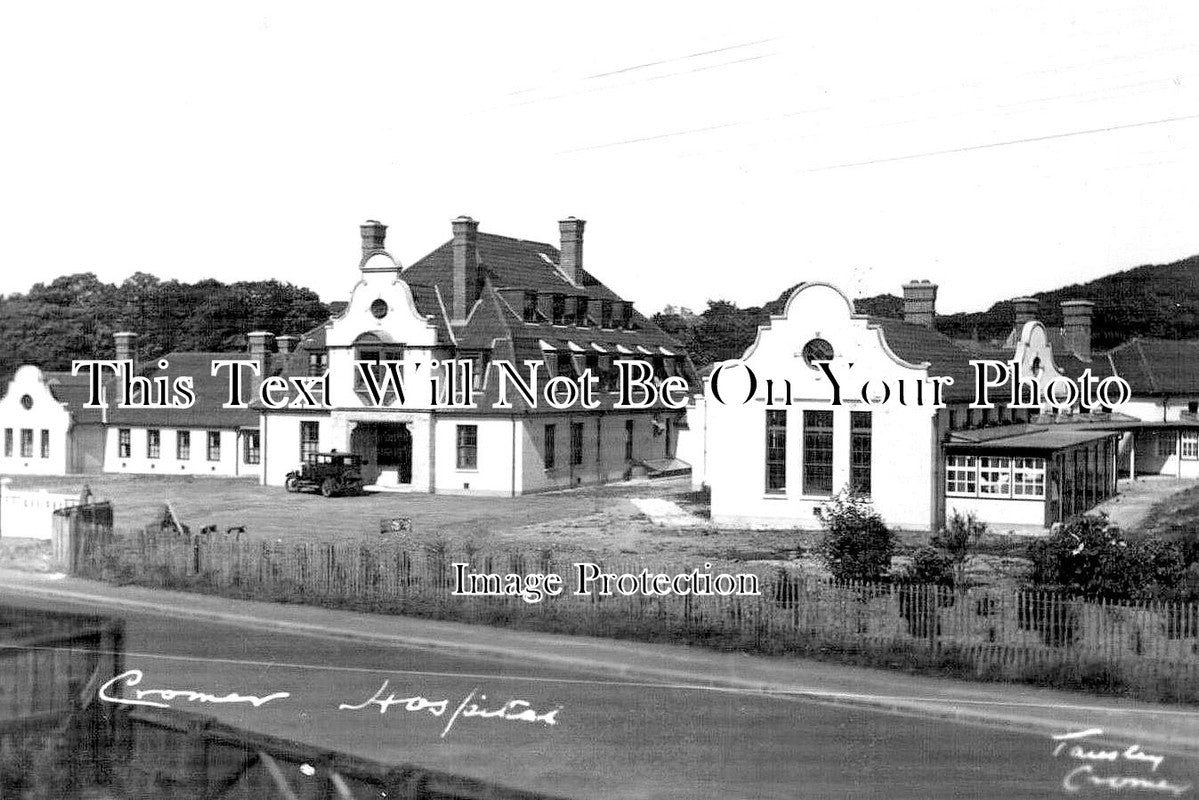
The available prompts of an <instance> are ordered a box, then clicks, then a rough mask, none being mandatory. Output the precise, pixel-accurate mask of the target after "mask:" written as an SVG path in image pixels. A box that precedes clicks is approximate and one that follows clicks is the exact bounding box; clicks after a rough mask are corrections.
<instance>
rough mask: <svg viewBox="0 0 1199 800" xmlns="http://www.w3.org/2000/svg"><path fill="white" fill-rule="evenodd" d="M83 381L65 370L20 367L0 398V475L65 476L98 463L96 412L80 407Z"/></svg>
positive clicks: (99, 433)
mask: <svg viewBox="0 0 1199 800" xmlns="http://www.w3.org/2000/svg"><path fill="white" fill-rule="evenodd" d="M84 392H86V382H85V381H84V380H83V379H81V378H77V377H74V376H72V375H71V374H70V373H69V372H67V373H64V372H43V371H42V370H41V369H39V368H38V367H35V366H32V365H29V364H27V365H25V366H23V367H20V368H19V369H18V370H17V372H16V374H15V375H14V376H13V378H12V380H11V381H9V384H8V389H7V391H6V392H5V393H4V397H3V398H0V426H2V427H3V435H4V449H3V450H2V451H0V474H4V475H67V474H69V473H74V472H84V471H88V470H98V469H99V468H100V465H101V463H102V460H103V456H102V449H103V437H104V432H103V427H102V424H101V423H102V415H101V413H100V410H99V409H95V410H89V409H85V408H83V398H84Z"/></svg>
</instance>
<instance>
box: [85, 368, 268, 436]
mask: <svg viewBox="0 0 1199 800" xmlns="http://www.w3.org/2000/svg"><path fill="white" fill-rule="evenodd" d="M248 357H249V356H248V355H247V354H245V353H178V352H176V353H167V354H166V355H164V356H162V357H160V358H156V359H154V360H152V361H150V362H149V363H147V364H146V365H145V366H143V367H142V368H141V369H140V370H139V371H138V372H139V374H141V375H144V376H145V377H147V378H150V379H151V380H153V379H154V378H158V377H163V376H165V377H167V378H168V381H170V380H173V379H174V378H177V377H180V376H183V375H190V376H192V380H193V384H192V385H193V389H194V391H195V393H196V402H195V403H194V404H193V405H192V406H191V408H116V405H115V404H116V401H117V399H118V397H119V393H118V390H117V389H116V388H115V387H112V386H110V387H109V388H108V389H107V391H108V395H109V399H110V401H111V402H112V404H113V407H112V410H111V411H109V414H108V421H109V424H112V425H130V426H133V425H137V426H146V425H150V426H158V427H163V428H239V427H258V412H257V411H254V410H252V409H233V408H222V406H223V405H224V403H225V401H226V399H228V394H227V393H228V386H227V383H228V377H227V374H228V370H222V371H221V373H220V375H217V376H213V375H212V361H213V359H231V358H241V359H244V358H248ZM164 359H165V360H166V361H167V362H168V366H167V368H166V369H165V370H163V369H159V368H158V362H159V361H161V360H164ZM250 388H251V387H247V388H246V390H245V392H246V395H247V396H246V398H245V399H247V400H249V399H250V396H249V390H250Z"/></svg>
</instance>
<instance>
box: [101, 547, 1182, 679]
mask: <svg viewBox="0 0 1199 800" xmlns="http://www.w3.org/2000/svg"><path fill="white" fill-rule="evenodd" d="M455 562H465V563H468V564H470V565H471V571H473V572H492V573H503V574H507V573H512V574H518V575H528V574H533V573H539V574H548V573H557V574H560V575H562V576H563V580H564V584H565V589H564V591H563V593H562V594H561V595H559V596H555V597H547V598H546V599H544V600H542V601H541V602H537V603H530V602H526V601H525V600H524V599H522V597H520V596H499V597H496V596H462V595H457V594H455V593H454V588H455V587H454V570H453V564H454V563H455ZM597 563H599V562H597ZM599 565H600V566H601V567H602V569H603V570H604V571H605V572H612V573H617V574H621V573H633V574H638V573H640V571H641V570H642V569H648V570H649V571H650V572H651V573H664V574H667V575H674V574H677V573H680V572H690V571H691V570H692V569H696V568H702V567H703V565H702V564H673V565H651V564H647V563H641V562H634V561H632V560H629V561H627V562H615V561H605V562H602V563H599ZM574 569H575V568H574V565H573V564H572V563H569V562H567V563H564V562H562V561H561V560H559V559H557V558H555V557H554V555H553V554H552V553H551V552H549V551H543V552H540V553H523V552H482V551H478V550H474V549H454V548H451V547H449V546H447V545H444V544H435V545H429V544H418V543H415V542H413V541H411V540H402V539H401V540H393V541H373V542H353V541H345V542H336V543H331V542H330V543H325V542H295V541H287V542H262V541H241V540H239V539H237V538H233V537H222V536H191V537H180V536H169V537H161V538H153V537H146V536H144V535H140V536H136V537H115V538H114V539H112V540H111V541H110V542H108V543H106V544H104V545H102V546H100V547H97V548H94V549H92V550H91V551H90V553H89V556H88V558H87V559H85V560H84V563H81V564H80V568H79V571H80V572H81V573H82V574H84V575H88V576H90V577H95V578H100V579H105V580H112V581H118V582H135V583H138V584H141V585H150V586H159V587H163V588H180V589H191V590H197V591H208V592H213V593H217V594H223V595H227V596H236V597H251V598H255V599H263V600H286V601H291V602H309V603H313V604H319V605H328V606H335V607H342V608H352V609H357V610H366V611H374V612H382V613H400V614H413V615H420V616H429V617H435V618H441V619H454V620H460V621H465V622H478V623H486V624H493V625H494V624H501V625H513V626H518V627H526V628H534V629H540V630H553V631H563V632H569V633H576V634H583V635H593V636H618V637H628V638H639V639H649V640H665V641H682V642H688V643H694V644H711V645H715V646H720V647H726V648H727V647H733V648H741V649H746V650H751V651H756V652H799V653H821V654H826V655H831V656H834V657H845V658H847V659H849V660H852V661H855V662H858V663H872V664H882V665H889V666H928V665H934V666H937V667H939V668H942V669H950V670H951V671H953V672H955V673H956V674H960V675H964V676H974V677H978V678H985V679H997V680H1025V681H1033V682H1041V683H1046V684H1053V685H1075V686H1089V687H1092V688H1095V689H1098V690H1104V691H1128V692H1132V693H1134V694H1138V695H1140V696H1148V697H1155V698H1160V699H1168V700H1174V701H1192V702H1193V701H1199V604H1194V603H1144V604H1127V603H1124V604H1121V603H1106V602H1093V601H1084V600H1079V599H1075V598H1070V597H1064V596H1061V595H1057V594H1052V593H1048V592H1037V591H1028V590H1021V589H1014V588H1007V587H974V588H970V589H967V590H964V591H954V590H952V589H948V588H946V587H940V586H925V585H908V584H899V583H878V584H871V583H860V584H858V583H851V584H844V583H834V582H832V581H829V580H825V579H819V578H814V577H804V576H797V575H794V574H792V573H788V572H785V571H783V570H780V569H761V568H756V569H755V568H753V567H748V568H747V567H746V565H736V564H722V565H719V566H717V565H713V566H712V569H711V570H710V571H711V572H712V573H716V572H721V571H723V572H729V573H746V572H752V574H754V575H756V577H757V579H758V584H759V588H760V594H758V595H729V596H721V595H710V596H694V595H674V594H668V595H645V594H641V593H634V594H631V595H621V594H619V593H616V594H612V595H610V596H603V595H599V594H596V593H590V594H583V595H577V594H575V593H574V588H575V587H574Z"/></svg>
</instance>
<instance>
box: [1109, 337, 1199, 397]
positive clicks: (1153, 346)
mask: <svg viewBox="0 0 1199 800" xmlns="http://www.w3.org/2000/svg"><path fill="white" fill-rule="evenodd" d="M1096 360H1103V359H1096ZM1106 360H1107V361H1108V362H1109V363H1110V365H1111V369H1112V370H1113V371H1114V372H1115V374H1117V375H1119V376H1120V377H1121V378H1123V379H1124V380H1125V381H1127V382H1128V384H1129V386H1131V387H1132V390H1133V392H1134V393H1135V394H1150V395H1199V341H1194V340H1190V341H1179V340H1173V339H1133V340H1132V341H1130V342H1125V343H1124V344H1122V345H1120V346H1118V347H1116V348H1113V349H1112V350H1109V351H1108V352H1107V353H1106Z"/></svg>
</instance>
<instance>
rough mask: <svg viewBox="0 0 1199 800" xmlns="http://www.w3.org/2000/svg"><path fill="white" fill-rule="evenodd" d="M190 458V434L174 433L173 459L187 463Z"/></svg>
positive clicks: (187, 432) (186, 432) (189, 432)
mask: <svg viewBox="0 0 1199 800" xmlns="http://www.w3.org/2000/svg"><path fill="white" fill-rule="evenodd" d="M191 457H192V432H191V431H175V458H177V459H179V460H180V461H187V460H188V459H189V458H191Z"/></svg>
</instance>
